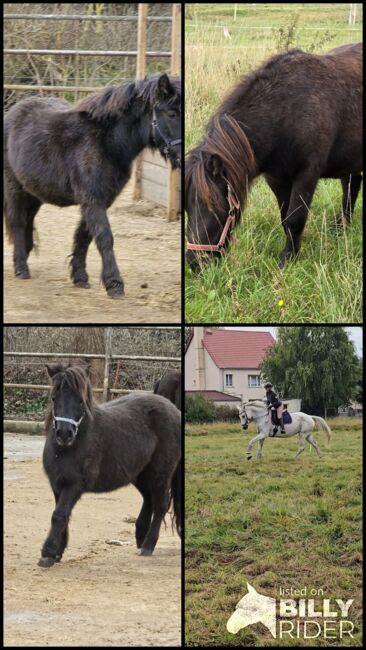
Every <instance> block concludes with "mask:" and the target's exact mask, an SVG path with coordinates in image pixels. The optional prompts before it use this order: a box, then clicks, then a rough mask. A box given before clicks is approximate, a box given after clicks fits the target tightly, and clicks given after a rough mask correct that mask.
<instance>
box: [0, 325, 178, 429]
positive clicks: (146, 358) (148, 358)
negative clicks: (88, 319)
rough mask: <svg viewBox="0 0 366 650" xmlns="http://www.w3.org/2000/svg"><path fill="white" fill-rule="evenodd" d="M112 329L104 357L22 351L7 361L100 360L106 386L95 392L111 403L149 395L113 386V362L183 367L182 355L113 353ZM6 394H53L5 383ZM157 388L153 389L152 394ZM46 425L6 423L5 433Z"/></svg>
mask: <svg viewBox="0 0 366 650" xmlns="http://www.w3.org/2000/svg"><path fill="white" fill-rule="evenodd" d="M112 329H113V328H110V327H107V328H105V332H104V340H105V352H104V354H97V353H83V352H80V353H73V352H65V353H64V352H52V351H51V352H29V351H24V352H18V351H4V357H5V359H8V358H13V359H16V358H18V359H19V358H22V359H23V358H32V359H38V360H43V359H44V360H49V361H51V362H52V361H56V360H60V361H70V360H74V359H81V360H82V361H83V362H84V363H85V362H89V361H92V360H95V359H99V360H100V361H102V362H103V363H104V367H103V386H93V393H95V394H99V395H101V397H102V401H103V402H104V401H108V400H109V399H111V398H112V396H113V395H126V394H129V393H132V392H133V393H139V392H146V390H139V389H126V388H120V387H116V386H113V385H111V374H110V368H111V364H112V363H113V362H117V361H135V362H143V363H148V364H150V363H164V364H168V365H169V366H170V365H171V366H173V367H177V366H179V367H180V364H181V356H163V355H151V354H148V355H132V354H113V352H112ZM133 329H136V330H139V329H150V330H165V329H169V330H176V331H180V327H178V326H177V327H174V326H172V327H170V326H154V327H153V326H141V327H135V328H133ZM3 386H4V390H5V392H6V391H7V390H9V389H18V390H20V389H21V390H25V391H41V392H49V391H50V390H51V386H50V385H48V384H33V383H22V382H4V384H3ZM152 389H153V387H152V386H151V389H150V390H151V391H152ZM42 424H43V423H40V422H30V421H28V420H27V421H24V420H20V421H19V420H4V431H7V432H9V431H15V432H22V431H31V432H33V433H36V432H38V431H40V430H42Z"/></svg>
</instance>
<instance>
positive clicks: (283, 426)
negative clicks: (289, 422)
mask: <svg viewBox="0 0 366 650" xmlns="http://www.w3.org/2000/svg"><path fill="white" fill-rule="evenodd" d="M278 420H279V423H280V427H281V433H286V431H285V425H284V424H283V418H278Z"/></svg>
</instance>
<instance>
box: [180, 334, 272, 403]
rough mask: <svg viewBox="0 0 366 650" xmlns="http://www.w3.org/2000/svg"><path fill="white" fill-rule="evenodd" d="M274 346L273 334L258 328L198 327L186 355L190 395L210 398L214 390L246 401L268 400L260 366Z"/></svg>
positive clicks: (187, 382) (186, 373) (186, 380)
mask: <svg viewBox="0 0 366 650" xmlns="http://www.w3.org/2000/svg"><path fill="white" fill-rule="evenodd" d="M274 343H275V340H274V338H273V336H272V334H270V333H269V332H259V331H255V330H254V329H253V330H250V331H248V330H232V329H230V330H229V329H223V328H221V327H194V328H193V334H192V336H191V337H190V338H189V340H188V343H187V346H186V352H185V390H186V392H187V393H188V394H189V395H190V396H193V394H195V393H196V392H197V393H196V394H201V395H205V394H206V396H207V398H208V399H212V398H210V397H209V393H210V392H212V391H218V392H219V393H221V395H223V396H225V395H227V396H230V395H231V396H234V397H237V398H240V400H244V401H246V400H248V399H256V398H258V397H264V393H265V391H264V389H263V386H262V380H261V376H260V365H261V363H262V361H263V359H264V357H265V355H266V353H267V351H268V349H270V348H271V347H272V345H274ZM221 399H222V400H223V401H226V400H224V398H223V397H221ZM215 401H216V400H215Z"/></svg>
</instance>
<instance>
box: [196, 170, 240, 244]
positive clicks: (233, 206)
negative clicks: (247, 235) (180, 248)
mask: <svg viewBox="0 0 366 650" xmlns="http://www.w3.org/2000/svg"><path fill="white" fill-rule="evenodd" d="M226 182H227V200H228V203H229V213H228V216H227V219H226V221H225V225H224V227H223V230H222V233H221V237H220V239H219V242H218V244H191V243H190V242H187V250H188V251H202V252H210V253H220V255H222V254H223V249H224V247H225V242H226V239H227V236H228V234H229V232H231V231H232V229H233V227H234V226H235V222H236V218H237V216H238V215H239V211H240V202H239V201H238V198H237V196H236V195H235V192H234V190H233V188H232V187H231V185H230V183H229V182H228V181H226Z"/></svg>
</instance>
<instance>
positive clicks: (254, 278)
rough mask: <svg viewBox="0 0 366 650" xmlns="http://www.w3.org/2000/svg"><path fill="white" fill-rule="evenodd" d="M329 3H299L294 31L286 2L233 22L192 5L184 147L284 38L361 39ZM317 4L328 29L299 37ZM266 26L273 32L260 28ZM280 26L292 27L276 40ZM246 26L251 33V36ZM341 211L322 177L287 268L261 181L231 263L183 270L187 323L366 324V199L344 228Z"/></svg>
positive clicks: (326, 44)
mask: <svg viewBox="0 0 366 650" xmlns="http://www.w3.org/2000/svg"><path fill="white" fill-rule="evenodd" d="M186 6H187V5H186ZM292 6H293V5H291V7H292ZM332 6H333V7H335V9H333V11H330V9H329V8H330V7H331V5H327V6H325V5H324V6H323V5H309V7H312V11H310V9H309V10H305V9H304V8H305V7H307V6H306V5H301V7H302V8H301V10H300V12H299V18H298V19H297V21H295V27H293V25H294V20H293V19H292V18H291V16H292V15H293V14H291V13H289V5H273V7H274V8H275V9H271V10H269V12H268V13H266V14H264V13H263V5H256V6H255V7H249V5H245V8H246V9H245V12H244V8H243V9H242V10H241V9H240V7H241V5H238V7H239V9H240V11H241V12H242V13H240V11H239V14H238V17H237V21H236V23H235V24H234V23H233V20H232V5H194V6H193V5H192V6H190V5H188V14H189V15H190V16H191V19H190V20H186V26H185V33H186V48H185V75H186V76H185V79H186V82H185V83H186V88H185V134H186V135H185V137H186V141H185V147H186V151H187V152H188V151H189V150H190V149H191V148H192V146H193V145H195V144H197V142H198V141H199V139H200V137H201V135H202V132H203V129H204V126H205V125H206V124H207V121H208V119H209V117H210V116H211V115H212V113H213V112H214V111H215V110H216V109H217V107H218V105H219V103H220V102H221V100H222V98H223V96H224V95H225V93H226V92H227V91H228V90H229V89H230V88H232V87H233V86H234V85H236V84H237V82H238V80H239V79H240V77H241V76H242V75H243V74H246V73H247V72H248V71H249V70H250V69H252V68H253V67H255V66H257V65H258V64H259V63H260V62H262V61H264V60H265V59H266V58H267V57H268V56H270V55H271V54H273V53H274V52H275V51H276V49H277V48H278V47H279V46H280V43H281V38H282V40H283V42H287V40H288V39H289V38H291V39H292V40H293V41H294V43H293V44H294V45H295V46H297V47H298V46H300V47H303V48H307V49H310V50H313V49H316V51H319V52H320V51H326V50H327V49H330V48H331V47H335V46H337V45H339V44H341V43H344V42H345V39H346V40H349V41H352V40H357V35H356V34H355V33H348V32H343V31H336V29H334V30H333V31H332V26H333V27H334V28H335V27H339V25H342V24H343V25H344V22H342V20H343V17H344V15H345V14H344V12H345V7H346V5H342V6H341V5H332ZM268 7H270V5H268ZM316 7H318V8H319V7H320V8H322V7H324V9H323V11H321V12H320V14H319V13H317V14H316V16H317V18H316V21H317V22H316V24H317V25H321V24H322V20H323V24H324V25H325V26H326V28H327V30H325V31H322V32H319V34H317V33H316V32H315V33H314V32H306V31H304V30H303V31H302V29H301V28H302V27H304V26H309V25H310V26H314V11H315V9H314V8H316ZM325 7H326V9H325ZM336 7H340V9H336ZM281 8H282V10H281ZM264 16H265V18H264ZM223 24H225V25H227V26H228V27H229V30H230V31H231V35H232V38H231V40H229V41H228V42H226V41H225V39H224V37H223V30H222V25H223ZM263 25H268V27H269V28H270V29H269V30H267V31H263V30H261V29H260V28H261V27H263ZM281 25H285V28H283V33H282V36H281V37H279V36H278V34H279V27H280V26H281ZM240 26H242V27H243V30H241V29H240ZM286 26H287V27H286ZM248 27H252V28H253V29H251V30H249V31H247V28H248ZM244 28H245V29H244ZM317 40H318V41H319V47H318V48H317V47H316V44H317ZM238 164H240V161H238ZM340 205H341V187H340V182H339V181H336V180H329V181H328V180H327V181H325V180H322V181H320V182H319V184H318V188H317V191H316V194H315V196H314V199H313V202H312V205H311V210H310V213H309V218H308V223H307V226H306V229H305V233H304V237H303V246H302V249H301V254H300V257H299V259H298V260H297V261H296V262H295V263H291V264H290V265H289V266H288V267H287V268H286V269H284V270H280V269H279V267H278V258H279V254H280V251H281V250H282V248H283V245H284V241H285V237H284V233H283V229H282V226H281V223H280V215H279V210H278V206H277V203H276V200H275V197H274V195H273V194H272V192H271V191H270V190H269V188H268V187H267V185H266V183H265V182H264V181H263V180H262V179H258V180H257V181H256V182H255V184H254V185H253V187H252V188H251V191H250V194H249V200H248V203H247V206H246V209H245V210H244V214H243V219H242V222H241V224H240V226H239V227H238V228H237V229H236V232H235V241H234V243H233V245H231V246H230V249H229V251H228V253H227V254H226V255H225V257H224V258H223V259H221V260H220V261H216V262H213V263H209V264H206V265H203V266H202V268H201V271H200V272H199V273H198V274H196V273H192V272H191V271H190V270H189V269H186V275H185V287H186V293H185V298H186V302H185V309H186V312H185V316H186V322H233V323H239V322H246V323H254V322H255V323H266V322H280V323H288V322H302V323H307V322H312V323H317V322H326V323H342V322H361V320H362V302H361V299H362V228H361V219H360V215H361V214H362V198H361V196H360V197H359V199H358V203H357V205H356V211H355V215H354V219H353V222H352V224H351V225H350V226H349V227H346V228H340V229H339V228H338V229H337V228H336V227H335V216H336V214H337V213H338V212H339V210H340ZM282 301H283V302H282Z"/></svg>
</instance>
